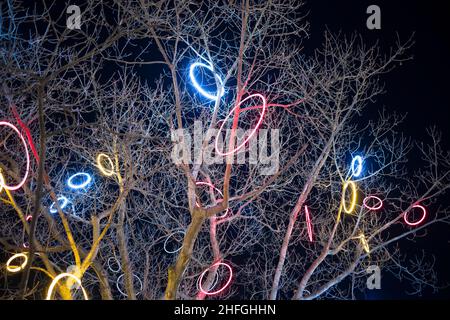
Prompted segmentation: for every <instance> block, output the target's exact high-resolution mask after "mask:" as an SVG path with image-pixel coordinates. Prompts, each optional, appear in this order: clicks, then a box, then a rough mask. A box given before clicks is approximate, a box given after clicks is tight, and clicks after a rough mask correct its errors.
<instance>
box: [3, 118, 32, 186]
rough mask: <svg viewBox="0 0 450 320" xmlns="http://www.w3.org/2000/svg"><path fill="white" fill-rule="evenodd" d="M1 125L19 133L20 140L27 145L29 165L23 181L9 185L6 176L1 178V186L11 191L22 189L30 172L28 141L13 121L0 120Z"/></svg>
mask: <svg viewBox="0 0 450 320" xmlns="http://www.w3.org/2000/svg"><path fill="white" fill-rule="evenodd" d="M0 126H7V127H9V128H11V129H13V130H14V131H15V132H16V133H17V134H18V135H19V137H20V140H22V144H23V146H24V147H25V156H26V159H27V166H26V171H25V175H24V177H23V179H22V181H21V182H20V183H19V184H18V185H16V186H8V185H6V183H5V180H4V177H2V179H1V180H2V181H1V185H0V187H2V188H5V189H7V190H10V191H14V190H17V189H20V188H21V187H22V186H23V185H24V184H25V182H26V180H27V178H28V173H29V172H30V154H29V153H28V147H27V143H26V141H25V139H24V137H23V135H22V134H21V133H20V131H19V130H18V129H17V128H16V127H15V126H14V125H12V124H11V123H9V122H6V121H0ZM0 190H1V189H0Z"/></svg>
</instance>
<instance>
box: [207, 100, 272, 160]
mask: <svg viewBox="0 0 450 320" xmlns="http://www.w3.org/2000/svg"><path fill="white" fill-rule="evenodd" d="M252 97H259V98H260V99H261V100H262V101H263V105H262V111H261V116H260V117H259V119H258V123H257V124H256V126H255V129H253V131H252V132H251V133H250V134H249V136H248V137H247V138H246V139H245V140H244V142H242V143H241V144H240V145H239V146H237V147H236V148H234V149H233V150H231V151H228V152H226V153H223V152H222V151H220V150H219V147H218V145H217V143H218V138H219V136H220V133H221V132H222V130H223V127H224V125H225V124H226V122H227V120H228V118H229V117H230V116H231V115H232V114H233V112H234V110H236V108H238V107H239V106H240V105H241V104H242V103H243V102H244V101H246V100H248V99H250V98H252ZM266 110H267V102H266V98H265V97H264V96H263V95H262V94H259V93H254V94H251V95H249V96H248V97H246V98H245V99H244V100H242V101H241V102H239V103H238V104H237V105H236V106H235V107H234V108H233V110H231V112H230V113H229V114H228V115H227V116H226V117H225V119H223V123H222V125H221V126H220V129H219V132H217V135H216V141H215V149H216V152H217V154H219V155H221V156H227V155H230V154H233V153H235V152H236V151H238V150H239V149H241V148H242V147H243V146H245V144H246V143H247V142H248V141H249V140H250V139H251V138H252V137H253V135H254V134H255V133H256V131H257V130H258V128H259V127H260V126H261V123H262V121H263V118H264V114H265V113H266Z"/></svg>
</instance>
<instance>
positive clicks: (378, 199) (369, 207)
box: [363, 196, 383, 211]
mask: <svg viewBox="0 0 450 320" xmlns="http://www.w3.org/2000/svg"><path fill="white" fill-rule="evenodd" d="M370 199H375V200H377V201H378V204H377V205H376V206H369V205H368V204H367V202H368V201H369V200H370ZM363 205H364V207H366V208H367V209H369V210H373V211H376V210H379V209H381V208H382V207H383V200H381V199H380V198H378V197H377V196H368V197H365V198H364V200H363Z"/></svg>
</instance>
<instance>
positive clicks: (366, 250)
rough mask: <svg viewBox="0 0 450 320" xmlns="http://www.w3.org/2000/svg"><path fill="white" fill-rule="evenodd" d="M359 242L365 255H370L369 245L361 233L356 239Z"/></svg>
mask: <svg viewBox="0 0 450 320" xmlns="http://www.w3.org/2000/svg"><path fill="white" fill-rule="evenodd" d="M358 238H359V239H360V240H361V245H362V247H363V249H364V251H365V252H366V253H370V248H369V243H368V242H367V240H366V236H365V235H364V233H361V234H360V235H359V237H358Z"/></svg>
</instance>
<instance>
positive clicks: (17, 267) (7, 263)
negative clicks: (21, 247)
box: [6, 253, 28, 273]
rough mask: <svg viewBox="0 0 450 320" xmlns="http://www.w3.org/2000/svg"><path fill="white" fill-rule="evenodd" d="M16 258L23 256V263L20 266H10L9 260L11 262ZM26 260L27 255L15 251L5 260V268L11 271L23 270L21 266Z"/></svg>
mask: <svg viewBox="0 0 450 320" xmlns="http://www.w3.org/2000/svg"><path fill="white" fill-rule="evenodd" d="M17 258H23V259H24V261H23V263H22V264H21V265H20V266H11V262H13V260H15V259H17ZM27 262H28V256H27V255H26V254H25V253H16V254H15V255H13V256H12V257H11V258H9V260H8V261H7V262H6V270H8V271H9V272H12V273H15V272H19V271H20V270H23V268H25V266H26V265H27Z"/></svg>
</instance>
